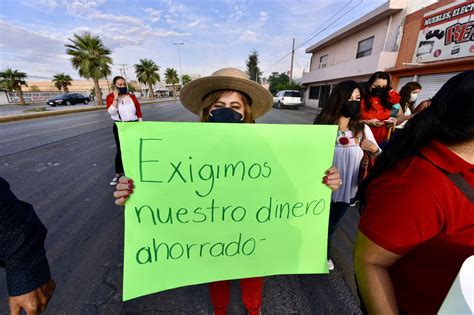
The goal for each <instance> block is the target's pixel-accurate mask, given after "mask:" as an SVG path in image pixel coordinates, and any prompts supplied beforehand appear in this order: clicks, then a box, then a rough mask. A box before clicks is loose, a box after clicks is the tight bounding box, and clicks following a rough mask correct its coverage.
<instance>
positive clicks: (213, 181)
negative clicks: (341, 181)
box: [119, 122, 336, 300]
mask: <svg viewBox="0 0 474 315" xmlns="http://www.w3.org/2000/svg"><path fill="white" fill-rule="evenodd" d="M119 133H120V142H121V146H122V155H123V160H124V166H125V172H126V175H127V176H128V177H131V178H133V179H134V183H135V186H136V188H135V192H134V193H133V195H132V196H131V198H130V200H128V201H127V205H126V209H125V253H124V260H125V262H124V292H123V299H124V300H128V299H131V298H135V297H138V296H142V295H146V294H150V293H154V292H159V291H163V290H167V289H171V288H176V287H180V286H185V285H191V284H198V283H206V282H212V281H216V280H223V279H238V278H247V277H255V276H265V275H274V274H300V273H322V272H327V266H326V242H327V222H328V216H329V201H330V190H329V189H328V188H327V187H325V186H324V185H323V184H322V183H321V179H322V177H323V176H324V171H325V170H326V169H327V168H329V167H330V165H331V163H332V155H333V151H334V135H335V133H336V127H335V126H309V125H254V124H211V123H158V122H140V123H121V124H119Z"/></svg>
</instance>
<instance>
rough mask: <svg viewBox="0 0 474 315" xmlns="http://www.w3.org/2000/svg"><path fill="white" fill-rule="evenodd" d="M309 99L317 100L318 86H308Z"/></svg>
mask: <svg viewBox="0 0 474 315" xmlns="http://www.w3.org/2000/svg"><path fill="white" fill-rule="evenodd" d="M308 98H309V99H311V100H318V99H319V86H310V87H309V96H308Z"/></svg>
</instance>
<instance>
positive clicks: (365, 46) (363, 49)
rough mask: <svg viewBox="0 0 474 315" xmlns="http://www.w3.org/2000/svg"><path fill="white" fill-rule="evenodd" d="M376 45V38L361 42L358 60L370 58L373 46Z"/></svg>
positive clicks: (358, 47) (358, 48)
mask: <svg viewBox="0 0 474 315" xmlns="http://www.w3.org/2000/svg"><path fill="white" fill-rule="evenodd" d="M373 44H374V36H372V37H369V38H367V39H364V40H361V41H360V42H359V45H358V46H357V55H356V58H362V57H365V56H370V55H371V54H372V46H373Z"/></svg>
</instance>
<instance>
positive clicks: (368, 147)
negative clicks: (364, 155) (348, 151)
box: [360, 139, 379, 154]
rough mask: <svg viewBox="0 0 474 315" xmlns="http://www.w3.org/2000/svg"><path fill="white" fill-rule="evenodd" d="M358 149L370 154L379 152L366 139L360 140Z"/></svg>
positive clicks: (374, 145) (377, 148) (376, 147)
mask: <svg viewBox="0 0 474 315" xmlns="http://www.w3.org/2000/svg"><path fill="white" fill-rule="evenodd" d="M360 147H361V149H362V150H364V151H367V152H370V153H372V154H375V153H377V151H378V150H379V147H378V146H377V145H376V144H375V143H373V142H372V141H370V140H367V139H362V141H361V142H360Z"/></svg>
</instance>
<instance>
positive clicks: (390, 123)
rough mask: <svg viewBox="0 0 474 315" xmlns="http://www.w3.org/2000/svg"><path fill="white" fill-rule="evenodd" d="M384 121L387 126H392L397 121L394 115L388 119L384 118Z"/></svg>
mask: <svg viewBox="0 0 474 315" xmlns="http://www.w3.org/2000/svg"><path fill="white" fill-rule="evenodd" d="M384 123H386V124H387V127H392V126H393V125H395V124H396V123H397V119H396V118H395V117H390V118H389V119H386V120H384Z"/></svg>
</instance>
